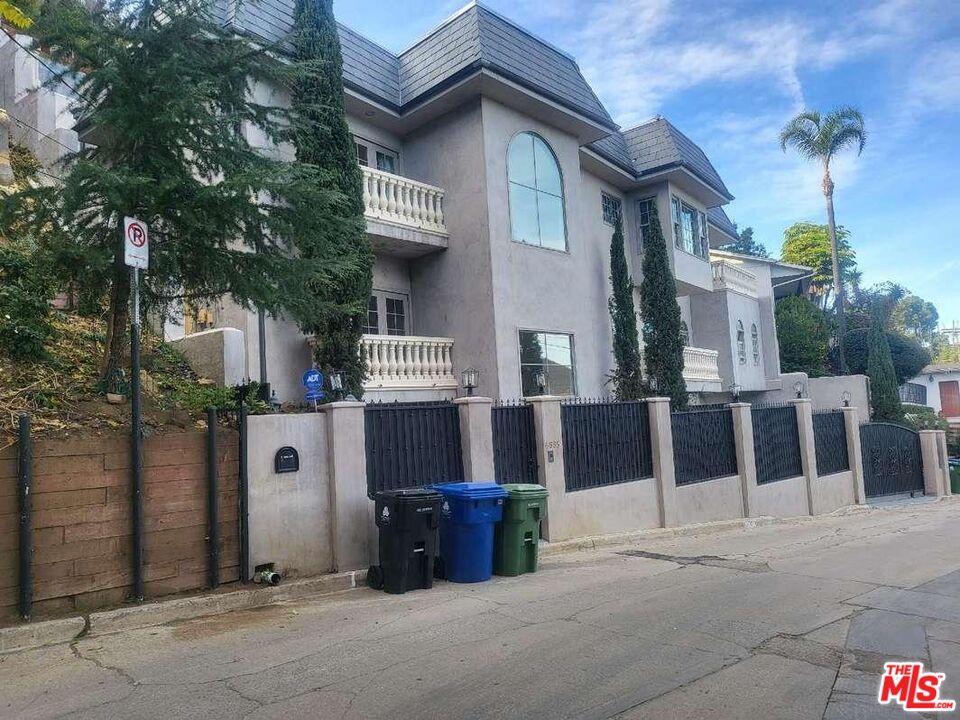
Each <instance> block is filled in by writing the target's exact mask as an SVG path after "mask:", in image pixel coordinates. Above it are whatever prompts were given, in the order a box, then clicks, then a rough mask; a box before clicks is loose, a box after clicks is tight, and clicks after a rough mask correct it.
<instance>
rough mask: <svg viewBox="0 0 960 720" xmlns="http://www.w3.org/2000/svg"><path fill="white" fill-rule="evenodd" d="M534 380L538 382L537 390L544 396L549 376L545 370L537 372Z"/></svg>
mask: <svg viewBox="0 0 960 720" xmlns="http://www.w3.org/2000/svg"><path fill="white" fill-rule="evenodd" d="M534 380H536V382H537V389H538V390H539V391H540V394H541V395H543V394H544V392H546V389H547V374H546V373H545V372H544V371H543V370H537V374H536V376H535V377H534Z"/></svg>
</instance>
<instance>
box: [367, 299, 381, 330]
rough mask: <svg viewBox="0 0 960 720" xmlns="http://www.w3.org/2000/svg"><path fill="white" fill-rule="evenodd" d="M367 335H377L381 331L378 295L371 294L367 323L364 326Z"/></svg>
mask: <svg viewBox="0 0 960 720" xmlns="http://www.w3.org/2000/svg"><path fill="white" fill-rule="evenodd" d="M363 332H364V334H365V335H377V334H378V333H379V332H380V313H378V312H377V296H376V295H371V296H370V302H369V303H367V324H366V325H364V326H363Z"/></svg>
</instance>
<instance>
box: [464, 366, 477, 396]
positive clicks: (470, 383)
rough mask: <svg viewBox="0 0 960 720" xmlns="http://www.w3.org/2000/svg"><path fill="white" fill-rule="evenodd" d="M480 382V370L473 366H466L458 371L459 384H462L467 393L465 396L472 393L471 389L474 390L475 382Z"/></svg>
mask: <svg viewBox="0 0 960 720" xmlns="http://www.w3.org/2000/svg"><path fill="white" fill-rule="evenodd" d="M479 382H480V371H479V370H477V369H476V368H475V367H468V368H465V369H464V370H463V372H461V373H460V384H461V385H462V386H463V389H464V391H466V393H467V397H469V396H471V395H473V391H474V390H476V388H477V384H478V383H479Z"/></svg>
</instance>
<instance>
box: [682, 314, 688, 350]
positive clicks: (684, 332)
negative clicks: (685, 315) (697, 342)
mask: <svg viewBox="0 0 960 720" xmlns="http://www.w3.org/2000/svg"><path fill="white" fill-rule="evenodd" d="M680 339H681V340H683V346H684V347H688V346H689V345H690V328H689V326H688V325H687V323H686V321H685V320H681V321H680Z"/></svg>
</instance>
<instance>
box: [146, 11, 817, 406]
mask: <svg viewBox="0 0 960 720" xmlns="http://www.w3.org/2000/svg"><path fill="white" fill-rule="evenodd" d="M292 8H293V0H262V1H261V2H256V3H241V2H236V1H235V0H228V1H227V2H219V3H215V4H214V9H215V10H216V11H217V12H219V13H222V14H221V15H220V16H219V18H220V20H221V22H222V23H223V24H224V25H225V26H228V27H231V28H232V29H233V30H235V31H236V32H238V33H242V34H244V35H246V36H248V37H250V38H251V40H252V41H254V42H268V43H279V47H280V48H281V50H282V49H283V47H284V38H285V37H286V36H287V35H288V33H289V32H290V29H291V24H292V18H291V14H292ZM340 41H341V46H342V52H343V62H344V65H343V80H344V85H345V92H346V102H345V105H346V111H347V120H348V123H349V126H350V128H351V130H352V131H353V134H354V140H355V144H356V152H357V162H358V163H359V164H360V165H362V166H363V178H364V188H363V192H364V203H365V206H366V217H367V231H368V233H369V236H370V240H371V242H372V245H373V248H374V250H375V252H376V264H375V267H374V281H373V286H374V293H373V295H372V296H371V298H370V304H369V313H368V319H367V327H366V334H365V336H364V339H363V346H362V352H364V353H365V354H366V357H367V360H368V363H369V368H370V374H369V379H368V382H367V390H366V394H367V397H368V398H373V399H376V398H382V399H410V400H419V399H434V398H445V397H452V396H454V395H455V394H457V393H458V391H459V384H460V372H461V370H463V369H464V368H467V367H473V368H476V369H478V370H479V371H480V375H479V387H478V388H477V392H478V393H480V394H483V395H488V396H493V397H504V398H512V397H519V396H521V395H527V396H529V395H535V394H540V393H549V394H579V395H602V394H606V393H608V392H609V387H608V385H607V378H608V375H609V373H610V372H611V368H612V365H613V358H612V333H611V324H610V318H609V312H608V306H607V300H608V297H609V294H610V281H609V274H610V273H609V245H610V238H611V234H612V232H613V222H614V218H615V217H616V216H617V214H618V213H620V214H622V217H623V220H624V230H625V233H626V240H627V247H628V260H629V262H630V264H631V267H632V274H633V278H634V282H635V284H636V285H637V290H638V295H639V284H640V282H641V280H642V277H641V260H642V253H643V246H644V234H645V233H646V232H648V230H647V228H648V227H649V221H650V208H651V207H652V205H653V204H654V203H655V204H656V206H657V210H658V213H659V217H660V221H661V225H662V228H663V232H664V235H665V237H666V239H667V244H668V246H669V250H670V257H671V265H672V268H673V272H674V275H675V278H676V282H677V292H678V298H677V299H678V302H679V305H680V307H681V310H682V314H683V322H684V332H685V335H686V340H687V346H688V347H687V349H686V351H685V354H684V359H685V371H684V376H685V378H686V379H687V384H688V388H689V389H690V391H691V393H695V394H696V396H697V397H699V398H701V399H710V398H711V394H717V393H726V392H728V391H729V390H730V388H731V387H732V386H733V385H737V386H738V387H739V389H740V390H741V391H742V392H743V393H745V394H751V393H760V392H764V391H767V390H777V389H779V388H780V386H781V380H780V364H779V357H778V349H777V340H776V330H775V326H774V316H773V300H774V298H775V297H779V296H780V295H782V294H788V293H796V292H802V291H803V289H804V287H805V285H804V283H805V280H804V278H805V276H807V275H808V273H809V271H808V270H807V269H806V268H801V267H797V266H791V265H786V264H783V263H778V262H774V261H768V260H757V259H755V258H748V257H744V256H737V255H732V254H729V253H720V252H716V251H714V250H712V248H716V247H718V246H720V245H723V244H725V243H727V242H729V241H730V240H731V239H734V238H735V237H736V232H737V231H736V227H735V226H734V225H733V224H732V223H731V222H730V220H729V218H728V217H727V215H726V213H725V212H724V210H723V206H724V205H725V204H727V203H728V202H730V201H731V200H732V199H733V195H732V193H731V192H730V190H729V189H728V188H727V186H726V185H725V184H724V182H723V180H722V178H721V177H720V175H719V173H718V172H717V170H716V168H715V167H714V166H713V164H712V163H711V162H710V160H709V159H708V157H707V155H706V154H705V153H704V151H703V150H702V149H701V148H700V147H698V146H697V145H696V144H695V143H694V142H693V141H692V140H691V139H690V138H688V137H687V136H686V135H684V134H683V133H682V132H681V131H680V130H678V129H677V128H676V127H675V126H674V125H673V124H671V123H670V122H669V121H668V120H666V119H664V118H661V117H657V118H654V119H652V120H650V121H648V122H645V123H641V124H640V125H638V126H636V127H633V128H630V129H626V130H621V128H620V127H619V126H618V125H617V123H616V122H615V121H614V120H613V118H611V116H610V114H609V113H608V112H607V110H606V109H605V108H604V106H603V104H602V103H601V102H600V100H599V99H598V98H597V96H596V94H595V93H594V92H593V90H592V89H591V88H590V86H589V85H588V83H587V82H586V80H585V79H584V77H583V75H582V74H581V72H580V70H579V68H578V66H577V63H576V61H575V60H574V58H572V57H571V56H570V55H568V54H566V53H565V52H563V51H562V50H560V49H558V48H556V47H554V46H552V45H550V44H549V43H546V42H544V41H543V40H540V39H538V38H537V37H535V36H533V35H532V34H530V33H529V32H527V31H526V30H524V29H523V28H521V27H519V26H518V25H516V24H515V23H513V22H512V21H510V20H509V19H507V18H504V17H503V16H501V15H499V14H497V13H495V12H493V11H491V10H490V9H488V8H486V7H484V6H483V5H482V4H480V3H476V2H473V3H470V4H469V5H467V6H466V7H464V8H462V9H461V10H460V11H458V12H457V13H455V14H454V15H453V16H452V17H450V18H449V19H448V20H446V21H445V22H443V23H442V24H441V25H440V26H438V27H437V28H435V29H434V30H432V31H431V32H430V33H428V34H427V35H426V36H425V37H423V38H422V39H420V40H419V41H417V42H416V43H414V44H413V45H412V46H410V47H409V48H407V49H406V50H404V51H403V52H401V53H400V54H394V53H392V52H390V51H388V50H386V49H384V48H382V47H380V46H379V45H377V44H376V43H375V42H373V41H372V40H369V39H367V38H365V37H362V36H361V35H359V34H358V33H356V32H354V31H353V30H351V29H349V28H347V27H343V26H341V27H340ZM254 92H256V93H258V95H259V96H260V99H261V100H262V101H265V102H275V103H277V104H283V103H287V102H289V98H287V97H285V96H284V94H283V92H282V91H280V90H278V89H277V88H272V87H267V86H258V87H256V88H254ZM251 140H252V141H254V142H257V138H255V137H253V136H251ZM280 151H281V152H290V153H292V149H291V148H281V149H280ZM638 307H639V302H638ZM175 310H177V309H175ZM180 310H182V309H180ZM183 316H184V317H183V322H182V323H180V324H174V325H170V324H168V325H167V327H166V328H165V332H166V334H167V336H168V337H169V338H170V339H178V338H183V339H182V341H181V342H182V343H183V345H184V347H185V348H186V349H187V350H188V354H189V355H190V356H191V358H192V359H193V358H196V357H197V355H198V353H206V354H208V355H209V354H211V353H212V354H215V355H219V356H221V357H218V358H214V361H213V362H205V363H203V364H204V367H206V368H211V367H212V368H215V369H217V370H216V372H215V373H214V374H217V372H219V374H220V377H218V378H215V379H219V380H221V381H224V382H238V381H241V380H242V379H244V378H247V377H248V378H252V379H260V377H261V370H262V369H265V371H266V379H267V380H268V381H269V382H270V384H271V386H272V388H273V389H274V390H275V391H276V392H277V395H278V397H279V398H280V399H281V400H283V401H284V402H296V401H297V400H298V399H299V398H300V397H301V393H302V388H301V387H300V377H301V374H302V372H303V371H304V370H305V369H307V368H308V367H309V366H310V364H311V352H310V347H309V343H308V340H307V338H305V337H304V336H303V335H302V334H301V333H300V332H299V331H298V329H297V328H296V326H295V325H294V324H293V323H290V322H285V321H283V320H282V319H280V320H274V319H270V318H268V319H266V321H265V322H264V323H263V324H262V326H260V325H259V323H258V317H257V314H256V313H254V312H249V311H246V310H243V309H241V308H239V307H237V306H236V305H235V304H233V303H232V302H231V301H229V300H226V299H225V300H224V301H222V302H220V303H217V304H216V305H215V306H213V307H210V308H188V309H186V311H185V312H183ZM198 331H199V332H198ZM217 334H219V336H220V337H215V336H216V335H217Z"/></svg>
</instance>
